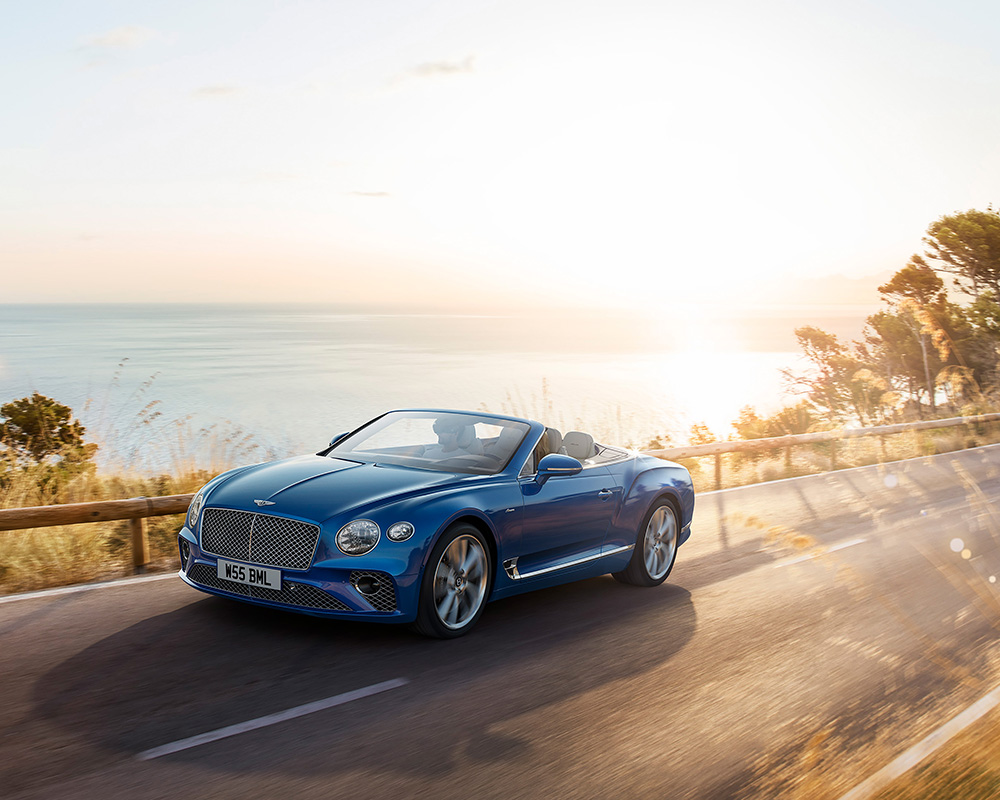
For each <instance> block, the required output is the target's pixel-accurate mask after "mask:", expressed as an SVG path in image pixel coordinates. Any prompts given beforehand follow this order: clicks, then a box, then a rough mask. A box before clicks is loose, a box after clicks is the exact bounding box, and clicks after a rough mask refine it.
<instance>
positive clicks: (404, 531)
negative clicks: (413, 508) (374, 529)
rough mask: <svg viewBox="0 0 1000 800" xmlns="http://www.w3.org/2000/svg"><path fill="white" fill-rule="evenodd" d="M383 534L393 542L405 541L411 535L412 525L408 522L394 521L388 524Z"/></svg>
mask: <svg viewBox="0 0 1000 800" xmlns="http://www.w3.org/2000/svg"><path fill="white" fill-rule="evenodd" d="M385 535H386V536H388V537H389V538H390V539H392V540H393V541H394V542H405V541H406V540H407V539H409V538H410V537H411V536H413V526H412V525H411V524H410V523H409V522H395V523H393V524H392V525H390V526H389V529H388V530H387V531H386V532H385Z"/></svg>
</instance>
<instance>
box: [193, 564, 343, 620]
mask: <svg viewBox="0 0 1000 800" xmlns="http://www.w3.org/2000/svg"><path fill="white" fill-rule="evenodd" d="M188 577H189V578H190V579H191V580H192V581H194V582H195V583H199V584H201V585H202V586H207V587H209V588H210V589H221V590H222V591H224V592H229V593H230V594H238V595H242V596H243V597H253V598H255V599H257V600H269V601H270V602H272V603H282V604H284V605H286V606H299V607H301V608H321V609H324V610H326V611H350V610H351V609H349V608H348V607H347V606H346V605H345V604H344V603H342V602H341V601H340V600H338V599H337V598H336V597H333V596H332V595H329V594H327V593H326V592H324V591H323V590H322V589H317V588H316V587H315V586H312V585H311V584H308V583H295V582H293V581H286V580H283V581H282V582H281V589H280V590H275V589H264V588H262V587H260V586H247V585H246V584H245V583H236V582H234V581H227V580H224V579H222V578H220V577H219V576H218V574H217V573H216V570H215V568H214V567H211V566H209V565H208V564H193V565H192V566H191V569H190V570H189V571H188Z"/></svg>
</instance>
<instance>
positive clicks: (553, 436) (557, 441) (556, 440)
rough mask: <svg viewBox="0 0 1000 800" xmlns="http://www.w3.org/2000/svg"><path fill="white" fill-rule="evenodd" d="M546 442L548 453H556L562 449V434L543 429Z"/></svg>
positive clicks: (550, 429)
mask: <svg viewBox="0 0 1000 800" xmlns="http://www.w3.org/2000/svg"><path fill="white" fill-rule="evenodd" d="M545 437H546V442H547V444H548V446H549V452H550V453H558V452H559V448H560V447H562V441H563V438H562V434H561V433H559V431H557V430H556V429H555V428H546V429H545Z"/></svg>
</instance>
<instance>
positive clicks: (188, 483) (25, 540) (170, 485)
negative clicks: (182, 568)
mask: <svg viewBox="0 0 1000 800" xmlns="http://www.w3.org/2000/svg"><path fill="white" fill-rule="evenodd" d="M211 477H212V473H209V472H208V471H204V470H195V471H188V472H185V473H183V474H181V475H179V476H167V475H162V476H158V477H144V476H136V475H124V474H114V475H98V474H93V473H92V474H88V475H81V476H77V477H76V478H74V479H73V480H71V481H70V482H69V483H67V484H66V485H65V486H62V487H60V488H59V489H56V490H53V489H52V488H51V487H45V486H40V485H39V483H38V481H37V480H36V476H35V474H34V473H33V472H30V471H29V472H22V473H19V474H16V475H14V476H13V477H10V478H8V480H7V481H6V485H5V486H4V487H3V488H2V489H0V508H23V507H26V506H40V505H52V504H54V503H81V502H90V501H95V500H119V499H124V498H129V497H160V496H163V495H170V494H187V493H189V492H194V491H196V490H197V489H198V488H199V487H200V486H202V485H203V484H204V483H205V482H206V481H207V480H208V479H209V478H211ZM182 524H183V516H182V515H174V516H170V517H152V518H150V519H149V520H147V532H148V536H149V545H150V557H151V559H152V563H151V571H155V570H157V569H171V568H173V564H174V563H175V562H176V560H177V557H176V555H175V552H176V545H175V537H176V534H177V531H178V530H179V529H180V527H181V525H182ZM130 542H131V538H130V532H129V522H128V520H120V521H115V522H96V523H88V524H86V525H63V526H58V527H52V528H36V529H32V530H24V531H4V532H0V594H10V593H13V592H24V591H30V590H33V589H44V588H49V587H53V586H64V585H67V584H74V583H83V582H86V581H92V580H101V579H108V578H114V577H118V576H122V575H127V574H130V573H131V572H132V561H131V550H130V546H131V545H130Z"/></svg>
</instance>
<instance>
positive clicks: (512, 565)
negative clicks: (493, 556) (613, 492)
mask: <svg viewBox="0 0 1000 800" xmlns="http://www.w3.org/2000/svg"><path fill="white" fill-rule="evenodd" d="M634 547H635V545H634V544H627V545H625V546H624V547H616V548H615V549H614V550H608V552H606V553H597V554H596V555H592V556H584V557H583V558H574V559H573V560H572V561H564V562H563V563H562V564H556V565H554V566H551V567H544V568H543V569H536V570H535V571H534V572H518V570H517V559H516V558H508V559H507V560H506V561H504V562H503V568H504V569H505V570H506V571H507V575H508V576H509V577H510V578H511V579H512V580H515V581H519V580H522V579H524V578H534V577H535V576H536V575H545V574H546V573H548V572H556V571H558V570H560V569H568V568H569V567H576V566H579V565H580V564H586V563H587V562H588V561H597V559H599V558H604V557H605V556H616V555H618V554H619V553H624V552H625V551H627V550H631V549H632V548H634Z"/></svg>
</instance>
